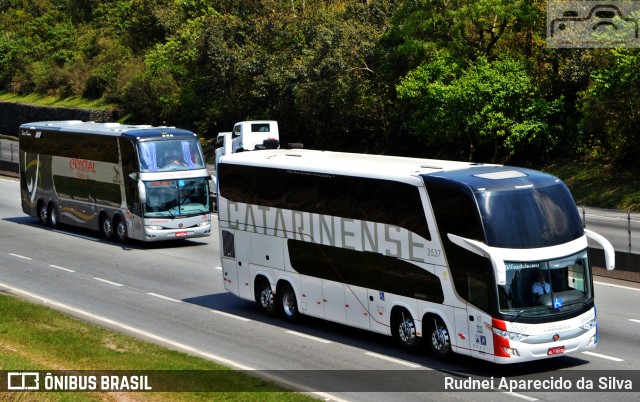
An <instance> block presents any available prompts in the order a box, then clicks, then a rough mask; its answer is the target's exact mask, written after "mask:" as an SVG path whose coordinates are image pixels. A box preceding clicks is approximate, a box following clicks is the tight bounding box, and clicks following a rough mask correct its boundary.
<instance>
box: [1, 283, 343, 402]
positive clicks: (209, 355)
mask: <svg viewBox="0 0 640 402" xmlns="http://www.w3.org/2000/svg"><path fill="white" fill-rule="evenodd" d="M0 287H3V288H6V289H10V290H12V291H13V292H14V293H18V294H21V295H22V296H26V297H28V298H31V299H35V300H38V301H40V302H41V303H43V304H47V305H50V306H55V307H56V308H59V309H62V310H66V311H69V312H72V313H75V314H77V315H81V316H85V317H88V318H90V319H92V320H95V321H99V322H102V323H105V324H109V325H110V326H113V327H117V328H120V329H123V330H125V331H128V332H131V333H134V334H137V335H140V336H142V337H144V338H147V339H151V340H154V341H156V342H159V343H163V344H165V345H169V346H172V347H174V348H176V349H180V350H183V351H185V352H188V353H192V354H194V355H198V356H200V357H203V358H205V359H208V360H211V361H214V362H216V363H218V364H223V365H225V366H227V367H231V368H234V369H236V370H247V371H251V370H256V369H255V368H253V367H249V366H245V365H244V364H241V363H238V362H236V361H233V360H230V359H227V358H224V357H222V356H217V355H214V354H212V353H208V352H205V351H202V350H200V349H196V348H194V347H192V346H189V345H185V344H183V343H179V342H175V341H172V340H171V339H168V338H164V337H162V336H159V335H156V334H152V333H151V332H147V331H143V330H141V329H138V328H135V327H132V326H130V325H127V324H123V323H120V322H118V321H114V320H112V319H110V318H105V317H102V316H99V315H96V314H93V313H89V312H87V311H84V310H81V309H78V308H75V307H71V306H68V305H66V304H63V303H59V302H56V301H53V300H51V299H47V298H45V297H42V296H38V295H36V294H34V293H31V292H27V291H25V290H21V289H18V288H14V287H12V286H9V285H7V284H5V283H2V282H0ZM258 377H261V378H264V379H267V380H269V381H273V382H276V383H280V384H282V385H285V386H288V387H290V388H292V389H300V390H302V391H303V392H307V393H311V394H314V395H317V396H319V397H321V398H323V399H325V400H332V401H339V402H346V401H344V400H343V399H340V398H337V397H335V396H333V395H331V394H328V393H325V392H319V391H314V390H313V389H310V388H309V387H306V386H304V385H301V384H297V383H294V382H292V381H289V380H286V379H283V378H279V377H277V376H275V375H272V374H269V373H268V372H265V371H263V372H261V373H260V374H259V375H258Z"/></svg>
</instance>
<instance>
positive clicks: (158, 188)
mask: <svg viewBox="0 0 640 402" xmlns="http://www.w3.org/2000/svg"><path fill="white" fill-rule="evenodd" d="M145 188H146V193H147V203H146V204H145V210H144V216H145V217H146V218H157V217H178V216H180V217H184V216H193V215H202V214H206V213H209V211H210V207H209V181H208V179H207V178H206V177H200V178H195V179H178V180H160V181H150V182H145Z"/></svg>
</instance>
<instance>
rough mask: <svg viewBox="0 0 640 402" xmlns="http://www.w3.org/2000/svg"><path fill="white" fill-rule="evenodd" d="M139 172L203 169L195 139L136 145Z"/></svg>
mask: <svg viewBox="0 0 640 402" xmlns="http://www.w3.org/2000/svg"><path fill="white" fill-rule="evenodd" d="M138 153H139V155H140V171H141V172H159V171H160V172H166V171H173V170H190V169H202V168H204V162H203V161H204V159H203V158H202V149H201V147H200V143H199V142H198V140H197V139H189V140H162V141H144V142H140V143H139V144H138Z"/></svg>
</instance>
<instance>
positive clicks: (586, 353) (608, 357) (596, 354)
mask: <svg viewBox="0 0 640 402" xmlns="http://www.w3.org/2000/svg"><path fill="white" fill-rule="evenodd" d="M582 353H584V354H585V355H589V356H593V357H599V358H601V359H607V360H612V361H614V362H623V361H624V359H619V358H617V357H612V356H607V355H601V354H600V353H594V352H582Z"/></svg>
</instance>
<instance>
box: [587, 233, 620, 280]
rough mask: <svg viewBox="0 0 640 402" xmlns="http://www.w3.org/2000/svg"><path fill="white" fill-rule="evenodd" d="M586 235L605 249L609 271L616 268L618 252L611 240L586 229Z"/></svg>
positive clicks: (605, 259) (605, 260)
mask: <svg viewBox="0 0 640 402" xmlns="http://www.w3.org/2000/svg"><path fill="white" fill-rule="evenodd" d="M584 233H585V234H586V235H587V237H588V238H590V239H591V240H593V241H595V242H597V243H598V244H600V245H601V246H602V248H603V249H604V264H605V265H606V266H607V271H611V270H613V269H614V268H615V267H616V252H615V250H614V249H613V246H612V245H611V243H610V242H609V240H607V239H605V238H604V237H603V236H602V235H599V234H598V233H596V232H593V231H591V230H589V229H585V230H584Z"/></svg>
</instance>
